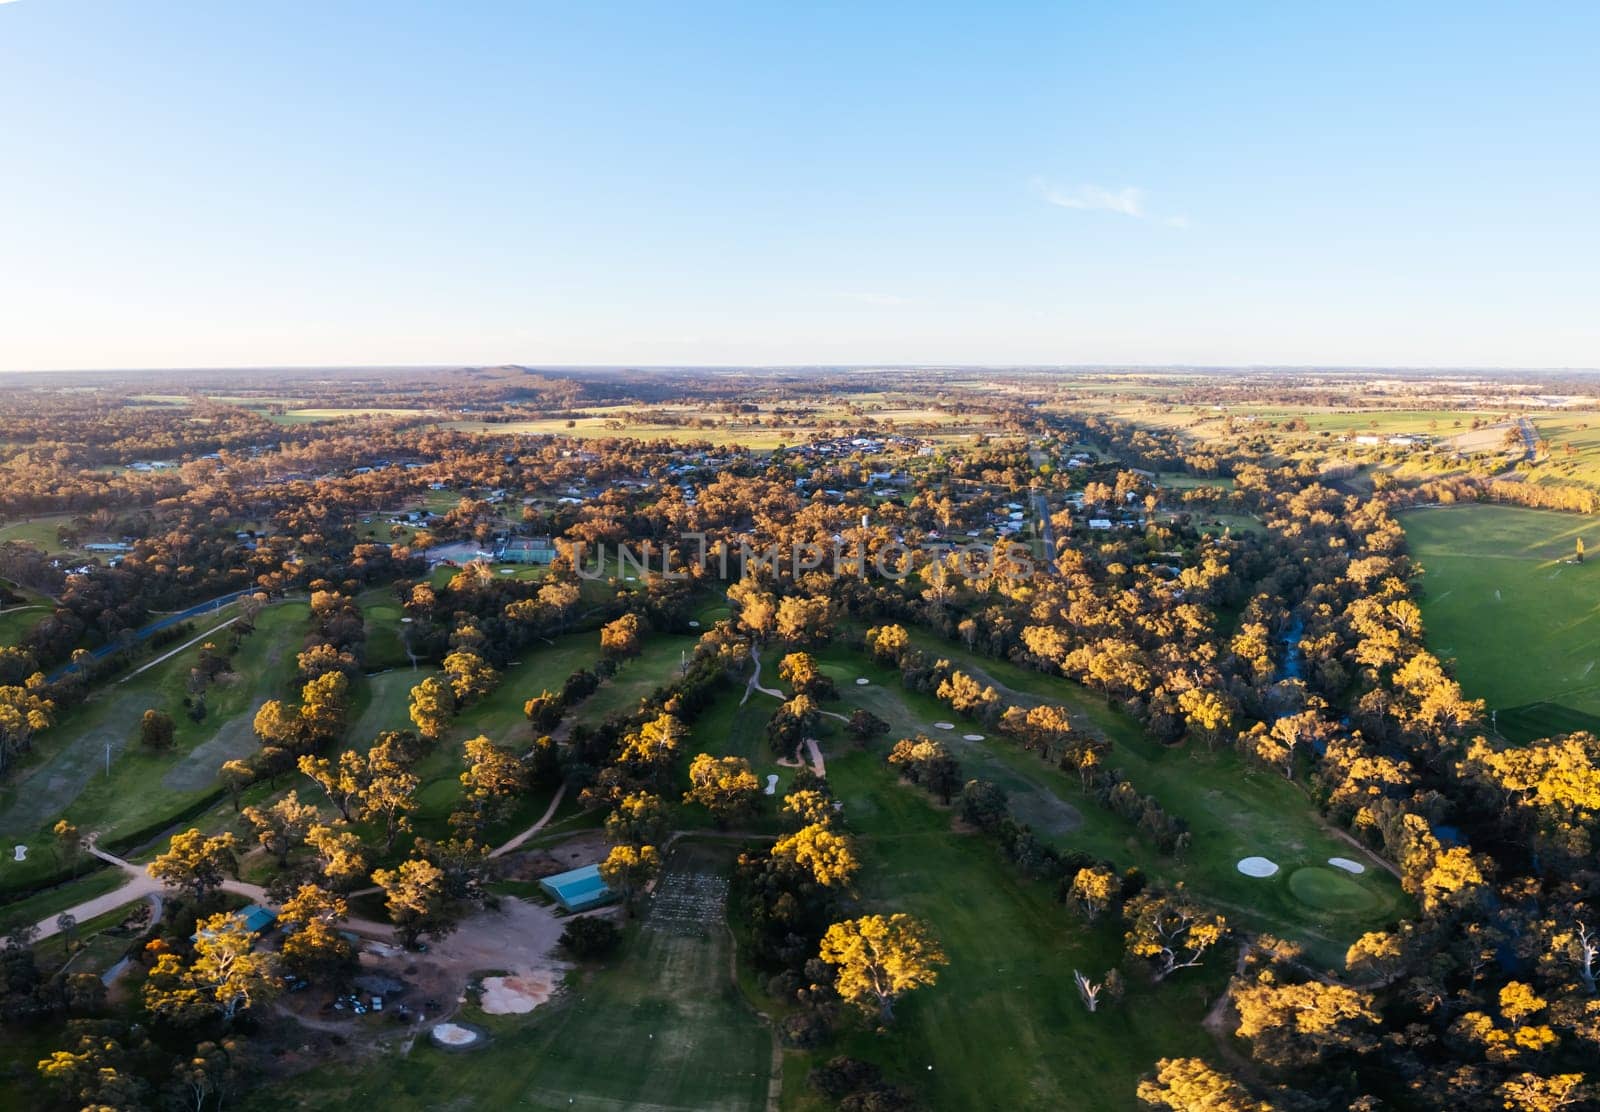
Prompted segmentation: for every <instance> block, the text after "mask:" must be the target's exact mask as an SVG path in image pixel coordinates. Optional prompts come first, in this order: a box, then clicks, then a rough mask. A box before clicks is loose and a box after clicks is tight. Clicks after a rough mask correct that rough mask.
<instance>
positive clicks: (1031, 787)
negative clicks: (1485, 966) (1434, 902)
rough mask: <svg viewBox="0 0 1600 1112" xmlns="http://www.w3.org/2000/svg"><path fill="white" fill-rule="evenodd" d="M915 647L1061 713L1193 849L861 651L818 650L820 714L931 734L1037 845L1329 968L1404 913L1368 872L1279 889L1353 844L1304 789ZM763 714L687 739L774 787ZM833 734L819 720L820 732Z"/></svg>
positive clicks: (1395, 895) (762, 704)
mask: <svg viewBox="0 0 1600 1112" xmlns="http://www.w3.org/2000/svg"><path fill="white" fill-rule="evenodd" d="M913 639H914V641H915V642H916V643H917V644H918V645H919V647H921V648H923V649H925V650H926V651H928V652H930V653H931V654H934V655H937V656H943V657H945V658H947V659H949V660H951V661H952V662H954V663H955V664H956V666H957V667H959V668H961V669H963V670H964V671H967V672H968V673H970V674H972V675H973V676H975V677H976V678H978V679H980V680H981V681H982V682H984V683H986V684H990V683H992V684H994V685H995V686H996V688H997V689H998V690H999V692H1000V694H1001V696H1002V698H1003V699H1004V700H1005V701H1006V702H1008V703H1016V704H1019V705H1023V706H1032V705H1035V704H1037V703H1040V702H1052V703H1057V704H1060V705H1063V706H1066V707H1067V708H1068V709H1069V711H1070V712H1072V715H1073V723H1074V727H1075V728H1076V729H1078V730H1080V731H1082V732H1085V733H1089V734H1092V735H1095V736H1098V737H1101V738H1103V739H1104V740H1107V741H1109V742H1111V743H1112V745H1113V747H1114V750H1113V755H1112V757H1111V758H1110V759H1109V760H1108V762H1107V763H1108V764H1109V765H1111V766H1112V767H1115V768H1120V769H1121V770H1122V771H1123V772H1124V773H1125V774H1126V775H1127V777H1128V778H1129V779H1130V780H1131V781H1132V782H1133V784H1134V786H1135V787H1136V788H1138V789H1139V791H1140V792H1143V793H1147V794H1151V795H1154V796H1155V797H1156V799H1157V800H1159V801H1160V803H1161V805H1162V806H1163V808H1165V809H1166V810H1167V811H1168V812H1170V813H1172V814H1175V815H1178V816H1180V817H1181V818H1183V819H1185V820H1187V821H1188V823H1189V826H1190V829H1191V830H1192V832H1193V835H1194V845H1193V847H1192V848H1191V850H1190V851H1189V853H1188V854H1187V855H1186V856H1185V857H1184V858H1183V859H1182V860H1174V859H1172V858H1169V857H1163V856H1162V855H1160V854H1159V853H1158V852H1157V851H1156V850H1155V848H1154V846H1153V845H1151V843H1150V842H1149V841H1148V839H1146V838H1143V837H1141V836H1140V835H1139V833H1138V832H1137V831H1136V829H1135V827H1134V825H1133V824H1132V823H1130V822H1127V821H1125V820H1123V819H1121V818H1120V817H1118V816H1116V815H1114V814H1112V813H1111V812H1109V811H1107V810H1105V809H1104V808H1102V807H1100V806H1098V805H1096V804H1095V803H1094V802H1093V801H1092V800H1089V799H1086V798H1084V796H1083V793H1082V790H1081V788H1080V785H1079V783H1078V780H1077V778H1076V777H1075V776H1071V775H1068V774H1067V773H1063V772H1062V771H1061V770H1060V769H1058V768H1057V767H1056V766H1055V764H1054V763H1053V762H1052V763H1046V762H1044V761H1041V760H1040V759H1039V758H1038V757H1037V756H1036V755H1034V754H1030V753H1026V752H1024V751H1022V750H1021V749H1020V748H1019V747H1018V746H1016V745H1015V744H1014V743H1012V742H1009V741H1007V740H1005V739H1003V738H1001V737H999V736H998V735H995V734H994V733H993V732H992V731H990V730H987V729H985V728H983V727H979V726H976V725H975V724H973V723H971V722H966V721H963V720H962V719H960V718H959V717H958V716H956V715H953V714H952V713H951V712H950V711H949V710H948V709H947V708H946V707H944V706H943V705H941V704H939V703H938V702H936V701H935V700H934V699H932V698H931V697H929V696H926V695H921V694H918V693H915V692H909V691H906V690H905V689H904V688H903V687H902V686H901V684H900V681H899V674H898V673H897V672H895V671H893V670H891V669H888V668H885V667H883V666H881V665H878V664H876V663H874V662H872V661H870V660H868V659H867V658H866V657H864V656H863V655H862V654H860V653H857V652H853V651H851V650H849V649H846V648H843V647H839V646H835V647H830V648H828V649H824V650H821V651H819V652H818V653H817V654H816V655H817V657H818V659H819V660H820V661H821V662H822V663H823V666H824V670H825V671H827V672H828V673H829V674H830V675H831V676H833V678H834V680H835V683H836V684H837V685H838V688H839V694H840V698H839V700H838V701H837V702H836V703H834V704H830V709H834V710H838V711H841V712H843V713H846V714H848V713H849V712H850V711H851V710H853V709H855V708H856V707H866V708H867V709H869V710H871V711H872V712H873V713H874V714H876V715H878V716H879V717H880V718H883V719H885V720H886V721H888V722H889V723H890V724H891V727H892V729H891V732H890V734H889V739H890V741H892V740H893V739H895V738H899V737H905V736H908V735H911V734H915V733H924V734H927V735H929V736H931V737H935V738H938V739H939V740H940V741H942V742H944V743H945V745H947V746H948V747H949V748H950V750H951V752H952V753H954V755H955V756H956V757H957V759H958V760H960V762H961V764H962V767H963V769H964V771H965V774H966V775H967V776H968V777H981V778H983V779H987V780H991V781H993V782H994V783H996V784H998V785H1000V786H1001V787H1003V788H1005V789H1006V791H1007V792H1008V794H1009V796H1010V802H1011V807H1012V810H1013V811H1014V812H1015V814H1016V815H1017V818H1018V819H1019V820H1020V821H1023V822H1026V823H1028V824H1030V825H1031V826H1032V827H1033V828H1034V832H1035V833H1036V834H1037V835H1038V836H1039V837H1040V838H1041V839H1042V840H1044V841H1045V842H1047V843H1049V844H1051V845H1054V846H1056V847H1057V848H1060V849H1063V850H1079V851H1082V852H1086V853H1091V854H1094V855H1096V856H1099V857H1103V858H1107V859H1109V860H1112V861H1114V862H1116V863H1117V864H1118V865H1119V866H1120V867H1123V868H1126V867H1128V866H1138V867H1139V868H1140V869H1143V870H1144V871H1145V872H1147V873H1149V874H1150V875H1152V876H1155V877H1159V878H1161V879H1162V880H1163V881H1164V882H1166V883H1180V882H1181V883H1183V884H1186V885H1187V886H1188V887H1189V888H1190V890H1191V891H1193V892H1194V893H1195V894H1196V895H1197V896H1199V897H1200V898H1202V899H1204V900H1205V901H1207V902H1208V903H1211V904H1212V905H1214V906H1216V907H1217V908H1218V910H1221V911H1223V912H1225V913H1226V914H1227V915H1228V916H1229V917H1230V918H1232V919H1234V920H1235V921H1236V922H1238V923H1240V924H1241V925H1243V926H1245V927H1248V928H1250V929H1252V930H1258V931H1270V932H1272V933H1275V934H1278V935H1282V936H1285V937H1288V938H1293V939H1295V940H1297V941H1299V942H1301V943H1302V944H1303V945H1305V947H1306V949H1307V952H1308V953H1309V954H1310V955H1311V956H1312V958H1313V959H1314V960H1316V961H1317V962H1319V963H1320V964H1322V965H1324V966H1327V967H1329V968H1339V967H1342V965H1343V959H1344V952H1345V950H1346V949H1347V948H1348V947H1349V945H1350V943H1352V942H1354V941H1355V939H1356V938H1357V937H1359V936H1360V935H1361V934H1362V933H1364V932H1365V931H1368V930H1375V929H1377V928H1378V927H1380V926H1383V925H1386V924H1388V923H1391V922H1392V921H1393V920H1394V919H1395V918H1397V917H1398V916H1399V915H1400V914H1401V913H1402V912H1403V911H1404V910H1405V908H1406V907H1407V906H1408V901H1407V900H1406V898H1405V896H1404V895H1403V894H1402V893H1401V891H1400V888H1399V884H1398V883H1397V882H1396V881H1395V880H1394V879H1393V877H1391V876H1390V875H1389V874H1388V873H1386V872H1384V871H1382V870H1381V869H1379V868H1377V867H1376V866H1375V865H1373V866H1371V867H1369V868H1368V870H1367V872H1366V873H1365V874H1364V875H1362V876H1361V877H1359V878H1352V879H1353V880H1354V882H1355V883H1356V884H1357V885H1359V886H1360V888H1361V889H1362V890H1363V892H1364V896H1363V898H1362V899H1360V900H1352V901H1351V902H1350V903H1348V904H1344V905H1330V904H1328V903H1326V902H1323V903H1316V904H1313V903H1308V902H1307V901H1305V900H1303V899H1302V898H1300V894H1299V893H1298V892H1296V891H1295V890H1294V888H1293V887H1292V886H1291V885H1290V883H1289V879H1290V876H1291V874H1292V873H1293V872H1294V871H1295V870H1296V869H1299V868H1303V867H1306V866H1321V865H1323V864H1324V863H1325V862H1326V861H1327V859H1328V858H1329V857H1334V856H1339V855H1349V854H1350V853H1351V850H1350V847H1349V845H1348V844H1347V843H1345V842H1343V841H1342V840H1340V839H1338V838H1336V837H1335V836H1334V835H1333V834H1332V833H1330V832H1329V831H1327V830H1326V829H1325V828H1324V827H1323V826H1322V824H1321V823H1320V822H1319V821H1318V819H1317V818H1316V816H1315V813H1314V810H1313V808H1312V805H1311V802H1310V800H1309V799H1308V798H1307V797H1306V795H1305V793H1304V792H1303V791H1302V790H1301V789H1300V788H1299V787H1297V786H1295V785H1292V784H1290V783H1288V782H1287V781H1285V780H1284V779H1283V778H1282V777H1281V776H1278V775H1276V774H1275V773H1272V772H1270V771H1267V770H1265V769H1261V768H1258V767H1256V766H1254V765H1252V764H1250V763H1248V762H1246V761H1244V760H1242V759H1241V758H1239V757H1238V756H1237V755H1235V754H1233V753H1231V752H1218V753H1215V754H1211V753H1207V752H1205V751H1204V749H1202V748H1197V747H1193V746H1188V747H1180V748H1168V747H1166V746H1162V745H1160V744H1158V743H1156V742H1154V741H1152V740H1151V739H1149V738H1147V737H1146V736H1145V735H1144V734H1143V732H1142V731H1141V730H1140V729H1139V727H1138V725H1137V724H1136V723H1135V722H1134V721H1133V720H1132V719H1130V718H1128V717H1127V716H1126V715H1124V714H1122V713H1120V712H1118V711H1115V710H1113V709H1112V708H1111V707H1110V706H1109V705H1107V703H1106V701H1105V700H1104V699H1102V698H1100V697H1099V696H1097V695H1095V694H1094V693H1092V692H1090V691H1087V690H1086V689H1084V688H1082V687H1080V686H1078V685H1077V684H1074V683H1072V682H1071V681H1068V680H1065V679H1062V678H1060V677H1057V676H1047V675H1044V674H1042V673H1038V672H1033V671H1030V670H1027V669H1023V668H1019V667H1017V666H1015V665H1012V664H1008V663H1006V662H1004V661H994V660H987V659H983V658H979V657H976V656H973V655H972V654H969V653H967V652H966V651H965V650H964V649H962V648H961V646H959V645H956V644H953V643H951V642H947V641H942V640H936V639H934V638H932V637H930V636H928V635H926V634H924V633H920V632H917V633H914V634H913ZM776 662H777V654H771V653H769V654H768V659H767V660H766V662H765V664H764V667H763V671H762V676H763V683H767V684H770V682H771V680H772V677H775V676H776V674H777V667H776ZM862 677H864V678H867V679H868V680H870V681H871V682H870V683H869V684H868V685H866V686H858V685H857V684H856V683H855V681H856V679H857V678H862ZM734 701H735V702H737V700H734ZM775 706H776V701H775V700H774V699H772V698H771V697H769V696H763V695H759V694H756V695H752V696H751V700H750V703H748V704H747V705H746V706H744V707H742V708H736V709H735V710H734V711H732V712H730V711H729V710H728V709H727V708H726V707H719V708H717V709H714V710H713V711H711V712H708V716H707V719H705V720H702V723H701V724H700V725H699V726H698V727H697V730H696V734H695V740H696V742H697V743H701V744H706V746H707V748H708V751H710V752H713V753H716V754H719V755H720V754H723V753H733V754H737V755H740V756H745V757H749V758H751V761H752V764H753V765H754V767H755V770H756V771H757V773H758V774H759V775H761V776H763V777H764V776H765V775H766V774H767V773H769V772H777V773H780V774H785V782H786V779H787V776H786V774H787V771H788V770H786V769H782V768H779V767H778V766H776V765H775V764H774V763H773V760H772V756H771V754H770V753H769V752H768V750H767V746H766V741H765V739H764V737H763V736H762V734H761V729H762V727H763V726H764V725H765V722H766V718H767V717H768V716H770V714H771V713H772V710H773V708H774V707H775ZM939 721H953V722H955V723H956V728H955V729H954V730H939V729H937V728H936V727H935V726H934V725H933V723H935V722H939ZM833 726H834V724H833V723H830V724H829V726H828V729H829V730H830V731H832V729H833ZM969 732H976V733H981V734H984V735H985V740H984V741H982V742H968V741H965V740H963V735H964V734H966V733H969ZM849 744H850V743H849V742H848V740H847V739H845V738H844V737H843V735H842V734H838V735H835V736H834V737H832V738H831V739H830V740H828V741H827V743H826V744H825V745H824V749H825V751H826V752H827V753H828V754H829V765H828V767H829V772H830V775H831V773H832V769H833V764H832V754H833V752H834V751H835V750H836V749H837V750H839V751H844V750H845V749H846V748H848V746H849ZM1254 854H1262V855H1265V856H1268V857H1270V858H1271V859H1272V860H1273V861H1275V862H1277V863H1278V864H1279V865H1280V866H1282V868H1281V869H1280V871H1279V872H1278V874H1277V875H1276V876H1273V877H1268V878H1254V877H1247V876H1244V875H1243V874H1241V873H1240V872H1239V871H1238V869H1237V864H1238V861H1239V859H1240V858H1242V857H1247V856H1251V855H1254Z"/></svg>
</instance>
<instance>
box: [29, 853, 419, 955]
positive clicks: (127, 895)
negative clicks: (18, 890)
mask: <svg viewBox="0 0 1600 1112" xmlns="http://www.w3.org/2000/svg"><path fill="white" fill-rule="evenodd" d="M89 852H90V853H92V854H94V855H95V856H96V857H98V858H100V860H102V861H105V862H107V863H108V864H111V865H115V866H116V867H117V868H119V869H121V870H122V871H123V872H124V873H126V874H127V877H128V882H127V883H126V884H124V885H123V886H122V887H121V888H118V889H117V890H116V891H114V892H107V893H106V894H105V895H103V896H96V897H95V898H94V899H92V900H85V901H84V902H83V903H81V904H78V905H77V906H76V907H69V908H67V911H68V912H69V913H71V915H72V916H73V918H75V919H76V920H77V921H78V922H80V923H87V922H88V921H89V920H90V919H93V918H94V917H95V916H97V915H104V914H105V913H106V912H108V911H115V910H116V909H117V908H119V907H121V906H123V905H124V904H130V903H132V902H133V901H135V900H138V899H145V898H148V897H150V896H158V897H159V896H160V894H161V893H162V892H163V891H165V889H164V887H163V885H162V884H161V882H160V881H159V880H157V879H156V878H155V877H153V876H151V875H150V874H149V872H148V871H146V869H145V868H144V866H142V865H135V864H133V863H132V862H131V861H124V860H123V859H122V858H120V857H117V856H116V855H114V854H110V853H107V852H106V851H105V850H103V849H101V848H100V847H99V846H96V845H91V846H89ZM222 890H223V891H224V892H231V893H232V894H234V895H236V896H243V897H245V898H246V899H249V900H254V901H255V902H256V903H258V904H261V905H262V906H264V907H270V906H271V904H272V898H271V897H270V896H268V895H267V890H266V889H265V888H263V887H261V886H260V885H259V884H246V883H245V882H244V881H242V880H225V881H223V882H222ZM58 914H59V913H58ZM56 918H57V916H54V915H53V916H51V917H50V918H49V919H45V920H43V921H42V922H40V923H39V924H38V930H39V935H38V938H39V940H43V939H46V938H49V937H51V936H52V935H54V934H55V933H56V932H57V930H58V929H59V928H58V927H57V926H56ZM340 925H341V926H343V927H344V928H345V929H346V930H351V931H354V932H355V933H357V934H362V935H368V936H370V937H372V938H378V939H381V940H383V941H385V942H391V941H393V940H394V928H393V927H392V926H390V925H389V924H388V923H375V922H373V921H372V920H370V919H346V920H345V921H344V922H343V923H342V924H340Z"/></svg>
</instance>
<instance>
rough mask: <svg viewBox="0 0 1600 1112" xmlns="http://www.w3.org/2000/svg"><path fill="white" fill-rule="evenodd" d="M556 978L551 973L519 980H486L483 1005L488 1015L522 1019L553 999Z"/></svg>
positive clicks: (484, 981) (496, 978)
mask: <svg viewBox="0 0 1600 1112" xmlns="http://www.w3.org/2000/svg"><path fill="white" fill-rule="evenodd" d="M555 987H556V986H555V978H554V977H552V976H551V975H550V974H549V973H548V972H540V973H531V974H525V975H522V976H517V977H485V978H484V979H483V999H482V1000H481V1001H480V1005H481V1006H482V1008H483V1010H484V1011H485V1012H487V1013H488V1014H489V1015H522V1014H524V1013H526V1012H531V1011H533V1009H535V1008H537V1007H538V1006H539V1005H540V1004H543V1003H544V1002H545V1001H546V1000H549V999H550V994H551V993H552V992H554V991H555Z"/></svg>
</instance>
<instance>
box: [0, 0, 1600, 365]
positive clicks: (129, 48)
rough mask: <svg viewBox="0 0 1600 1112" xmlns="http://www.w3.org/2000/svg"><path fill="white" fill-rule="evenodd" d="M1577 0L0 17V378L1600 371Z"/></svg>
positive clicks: (1594, 225)
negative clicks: (855, 370)
mask: <svg viewBox="0 0 1600 1112" xmlns="http://www.w3.org/2000/svg"><path fill="white" fill-rule="evenodd" d="M1597 35H1600V7H1597V6H1595V5H1572V6H1558V5H1518V6H1511V5H1504V4H1486V5H1477V4H1464V3H1450V4H1423V3H1415V4H1403V5H1395V4H1374V5H1363V4H1353V3H1340V4H1270V5H1269V4H1261V5H1248V4H1209V5H1202V4H1194V3H1189V4H1172V5H1159V4H1138V3H1118V2H1110V0H1108V2H1106V3H1090V4H1065V3H1056V4H1037V5H1033V4H1005V3H996V4H984V5H978V4H972V3H962V4H941V3H933V2H927V0H923V2H919V3H905V4H888V3H865V2H856V3H826V4H821V3H819V4H788V3H782V4H780V3H761V2H755V0H746V2H742V3H726V4H704V3H693V2H689V0H683V2H675V3H663V2H655V3H640V4H613V3H604V2H583V3H572V2H565V3H559V4H558V3H534V2H527V3H489V2H483V3H473V2H448V3H447V2H444V0H439V2H436V3H427V4H424V3H384V4H375V3H364V2H354V0H352V2H345V0H314V2H306V3H301V2H284V0H280V2H276V3H272V4H254V3H246V2H244V0H227V2H225V3H217V2H215V0H210V2H204V3H185V2H162V3H156V2H147V0H114V2H103V3H102V2H88V0H13V2H10V3H5V2H0V367H4V368H63V367H153V366H157V367H159V366H173V367H182V366H269V365H286V364H301V365H305V364H316V365H328V364H350V363H359V364H431V363H455V362H468V363H489V362H521V363H530V364H540V363H547V364H549V363H631V364H698V363H712V364H728V363H733V364H738V363H760V364H768V363H781V364H792V363H848V362H863V363H878V362H937V363H1017V362H1026V363H1052V364H1057V363H1059V364H1081V363H1102V362H1110V363H1148V364H1164V363H1203V364H1260V363H1284V364H1363V365H1377V366H1381V365H1424V366H1428V365H1431V366H1463V365H1470V366H1515V367H1526V366H1583V367H1597V366H1600V312H1596V311H1595V307H1596V305H1600V277H1597V276H1600V267H1597V265H1596V259H1597V258H1600V213H1597V206H1596V202H1597V196H1600V190H1597V188H1596V186H1597V182H1600V143H1597V142H1596V134H1597V131H1596V127H1597V124H1596V121H1597V120H1600V82H1597V81H1596V80H1595V78H1594V74H1593V45H1594V43H1595V42H1596V40H1597Z"/></svg>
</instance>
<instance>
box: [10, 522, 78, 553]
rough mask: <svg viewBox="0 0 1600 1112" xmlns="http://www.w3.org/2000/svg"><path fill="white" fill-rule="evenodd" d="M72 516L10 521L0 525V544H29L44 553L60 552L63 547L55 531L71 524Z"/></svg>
mask: <svg viewBox="0 0 1600 1112" xmlns="http://www.w3.org/2000/svg"><path fill="white" fill-rule="evenodd" d="M72 518H73V515H72V514H46V515H45V516H43V517H34V518H29V519H27V520H26V521H12V522H8V523H6V524H4V525H0V544H4V543H5V542H6V541H19V542H21V543H23V544H31V545H33V546H34V547H35V548H39V549H42V550H43V551H45V552H60V551H62V550H63V547H64V546H63V545H62V544H61V542H60V541H59V540H57V539H56V529H58V528H59V527H60V526H62V525H70V524H71V523H72Z"/></svg>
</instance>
